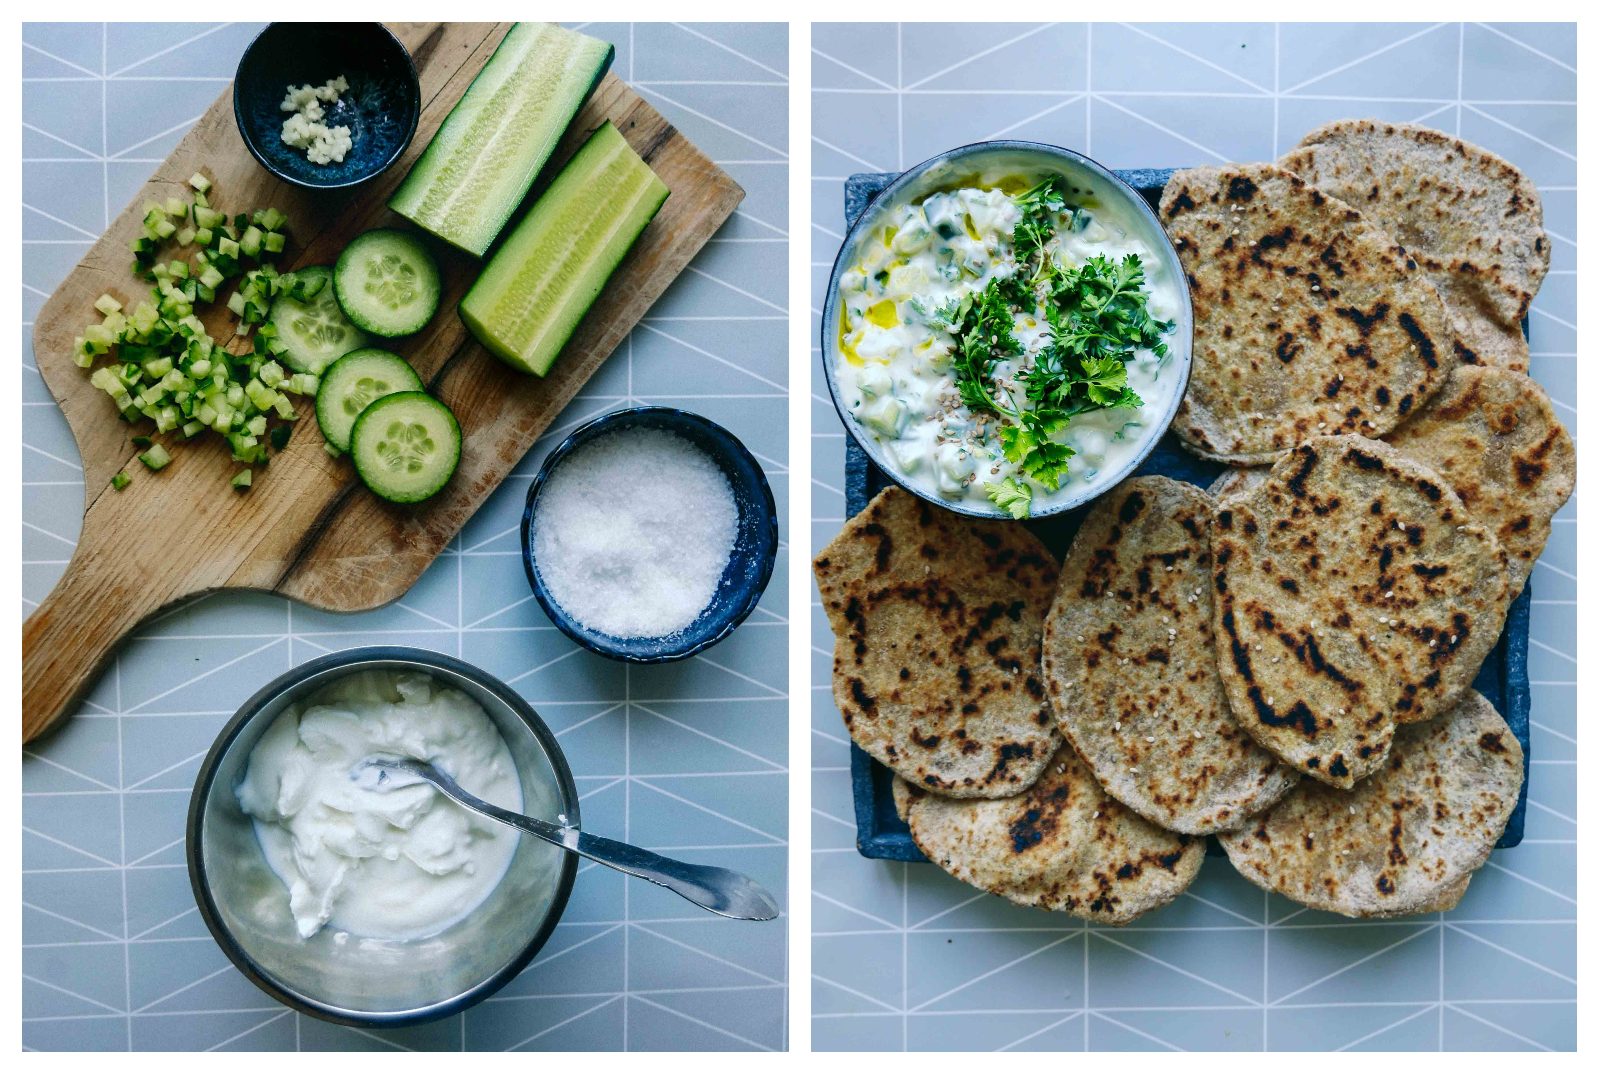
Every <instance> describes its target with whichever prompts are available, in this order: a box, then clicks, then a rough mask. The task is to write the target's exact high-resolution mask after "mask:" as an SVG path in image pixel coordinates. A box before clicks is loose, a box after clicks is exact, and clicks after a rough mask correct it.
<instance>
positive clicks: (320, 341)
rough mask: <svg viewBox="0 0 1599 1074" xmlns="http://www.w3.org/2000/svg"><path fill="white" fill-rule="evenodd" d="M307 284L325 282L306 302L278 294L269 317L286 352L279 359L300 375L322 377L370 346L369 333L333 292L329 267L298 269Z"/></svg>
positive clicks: (298, 274)
mask: <svg viewBox="0 0 1599 1074" xmlns="http://www.w3.org/2000/svg"><path fill="white" fill-rule="evenodd" d="M294 275H295V276H296V277H298V278H299V279H302V280H306V281H314V280H319V279H320V280H321V281H322V288H321V290H319V291H317V293H316V294H314V295H312V296H311V297H310V298H308V299H306V300H305V301H303V302H302V301H301V300H299V299H297V298H295V297H294V296H293V295H290V294H288V293H287V292H285V293H283V294H280V295H278V297H277V298H276V299H274V300H273V302H272V309H271V311H270V312H269V313H268V314H267V323H268V324H270V325H271V326H272V327H273V329H274V330H275V331H276V332H277V335H278V341H279V342H280V343H282V344H283V346H284V348H285V349H284V351H283V353H282V354H281V355H279V357H281V358H282V359H283V361H284V362H285V363H286V364H287V365H288V366H289V368H290V369H293V370H294V371H295V372H297V373H312V374H316V375H320V374H321V372H322V371H323V370H324V369H326V368H327V367H328V366H330V365H332V364H333V363H334V361H335V360H337V359H338V358H340V357H342V356H344V355H346V354H349V353H350V352H351V351H353V350H356V349H357V348H360V347H364V346H366V345H367V336H366V333H365V332H363V331H361V330H360V329H359V328H357V327H355V325H353V324H351V323H350V321H349V318H347V317H345V316H344V311H343V310H341V309H339V300H338V298H336V297H335V296H334V293H333V270H332V269H330V268H328V266H326V265H312V266H310V267H309V268H302V269H295V270H294Z"/></svg>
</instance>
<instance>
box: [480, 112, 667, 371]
mask: <svg viewBox="0 0 1599 1074" xmlns="http://www.w3.org/2000/svg"><path fill="white" fill-rule="evenodd" d="M607 127H610V128H611V129H612V130H614V129H615V128H614V127H613V126H612V125H611V124H610V123H609V121H607V122H606V123H604V124H602V125H601V126H600V128H599V129H597V130H596V131H595V132H594V134H593V135H591V136H590V139H589V142H586V143H584V147H583V148H584V149H586V148H587V147H588V145H589V144H592V143H593V142H594V140H595V139H596V138H598V137H599V135H600V134H601V133H602V132H603V131H604V130H605V129H606V128H607ZM618 137H620V134H618ZM629 148H630V149H631V147H629ZM574 165H576V166H578V167H583V165H584V159H583V149H579V150H578V152H577V154H575V155H574V156H573V158H572V160H571V161H570V162H569V163H568V164H567V169H563V171H562V173H561V175H559V176H557V177H556V180H555V183H559V182H560V180H561V179H562V178H563V177H564V176H566V174H567V170H569V169H571V168H572V167H573V166H574ZM645 167H648V165H647V164H646V165H645ZM574 178H575V180H576V185H577V186H578V188H579V190H578V194H577V196H578V197H582V196H583V190H582V187H583V186H584V185H585V184H583V182H582V179H581V176H577V175H576V173H574ZM656 181H657V182H658V183H659V177H657V179H656ZM555 183H552V184H551V189H550V190H546V191H545V193H544V194H543V195H541V197H540V202H542V201H543V200H544V198H547V197H548V196H549V195H550V193H551V190H554V188H555ZM555 193H557V194H558V195H559V194H564V190H558V191H555ZM670 195H671V191H670V190H668V189H667V188H666V186H665V184H661V185H660V196H659V198H658V199H657V200H656V202H655V204H654V205H653V206H651V207H650V208H649V210H648V213H647V215H646V216H645V217H644V219H643V220H642V221H641V222H640V223H639V226H638V229H637V231H636V232H635V233H634V234H633V236H632V238H630V239H629V240H628V242H627V245H626V246H624V247H622V248H621V249H620V250H618V251H616V253H615V257H614V258H607V259H606V260H605V261H596V262H594V263H592V264H590V265H588V266H586V272H587V274H588V279H587V280H586V281H585V286H584V287H583V289H582V291H581V292H579V293H578V294H575V295H573V296H572V299H571V302H570V303H569V308H572V309H574V310H576V314H575V315H574V316H571V317H570V318H569V319H568V320H567V326H566V330H565V331H564V332H563V333H562V334H561V335H560V337H559V342H558V343H557V342H556V339H555V337H551V339H550V340H549V345H548V346H547V347H546V348H545V350H544V354H543V356H542V360H539V358H537V357H535V358H534V359H533V360H529V359H528V358H526V357H524V356H523V355H522V354H520V353H519V352H518V351H516V350H515V349H514V348H512V347H511V346H510V345H509V344H507V343H504V342H502V341H501V340H499V339H498V338H496V335H495V333H494V331H493V328H492V327H491V326H490V325H489V324H487V323H486V322H485V321H484V320H483V318H482V317H480V316H479V315H478V314H477V313H476V312H474V306H475V303H474V302H473V296H474V294H486V292H479V288H480V287H483V288H486V287H487V286H488V285H487V284H486V283H485V279H486V277H487V276H488V275H489V271H490V269H492V268H493V267H494V266H495V263H496V262H498V261H499V260H500V259H501V258H508V257H517V256H518V255H519V253H520V252H521V251H522V249H523V248H524V247H526V246H536V244H537V242H538V236H537V235H535V234H533V233H532V232H531V231H530V230H529V229H530V228H536V227H537V223H538V221H537V220H536V219H535V214H536V213H537V211H538V208H539V205H538V204H535V205H534V207H533V209H531V210H529V212H528V215H527V216H525V217H523V218H522V222H521V223H520V224H518V225H517V227H516V228H515V229H514V230H513V231H512V232H511V234H510V236H509V237H507V239H506V240H505V243H504V245H502V246H501V247H500V249H499V250H497V251H496V252H495V254H494V258H493V259H491V260H490V262H489V265H487V266H485V268H484V272H483V274H482V275H480V276H479V277H478V279H477V281H476V282H475V283H474V284H473V285H472V287H471V289H470V290H468V291H467V293H466V296H465V297H464V298H462V300H461V304H460V306H459V307H458V310H459V313H460V315H461V320H462V321H464V322H465V323H466V326H467V329H468V330H469V331H470V332H471V333H472V335H473V336H474V337H475V338H476V339H477V341H478V342H479V343H481V344H482V345H483V346H484V348H485V349H487V350H488V351H489V353H491V354H493V355H494V356H495V357H496V358H499V359H500V360H501V361H503V362H504V363H505V364H507V365H509V366H510V367H511V368H513V369H515V370H517V371H518V372H521V373H530V374H532V375H534V376H537V377H543V376H546V375H547V374H548V373H549V371H550V369H551V368H553V367H554V365H555V362H556V360H557V359H558V358H559V357H560V355H561V352H562V351H563V350H565V348H566V344H567V343H568V342H569V341H570V340H571V338H572V336H573V335H574V334H575V333H576V331H577V328H578V326H579V325H581V324H582V323H583V321H584V319H585V318H586V317H587V316H588V313H589V311H590V310H591V309H593V307H594V303H595V302H597V301H598V300H599V297H600V295H601V294H603V293H604V291H605V285H606V284H607V283H609V282H610V279H611V277H612V276H613V275H615V273H616V270H617V268H618V267H619V266H620V265H621V263H622V262H623V261H624V260H625V259H626V258H627V255H628V253H629V252H631V251H632V249H633V247H634V246H636V245H638V240H639V239H640V238H641V237H642V236H643V234H644V232H645V231H646V230H647V229H648V227H649V225H650V222H651V221H652V220H654V219H655V217H656V215H657V214H658V213H659V212H660V211H661V206H662V205H664V204H665V203H666V199H667V198H668V197H669V196H670ZM484 302H485V303H492V299H490V298H484ZM578 303H581V309H577V304H578Z"/></svg>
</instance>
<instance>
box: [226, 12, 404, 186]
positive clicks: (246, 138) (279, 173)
mask: <svg viewBox="0 0 1599 1074" xmlns="http://www.w3.org/2000/svg"><path fill="white" fill-rule="evenodd" d="M296 25H298V26H302V27H303V25H304V24H303V23H285V22H269V23H267V24H266V25H265V26H263V27H262V28H261V32H260V33H258V34H256V35H255V36H254V37H253V38H251V39H250V43H249V44H248V45H247V46H245V49H244V52H243V53H242V54H241V55H240V56H239V64H238V66H237V67H235V68H234V69H233V84H232V86H231V87H230V89H231V92H230V94H229V96H230V97H231V98H232V100H233V123H234V126H236V127H237V128H238V129H239V140H240V141H242V142H243V143H244V148H246V149H248V150H249V151H250V155H251V156H252V157H254V158H255V160H256V163H257V164H259V165H261V167H263V168H265V169H266V170H267V171H268V172H269V173H271V174H272V176H274V177H275V178H277V179H281V180H282V181H283V182H285V183H289V184H290V185H292V186H297V187H299V188H300V189H302V190H348V189H349V188H351V187H354V186H359V185H361V184H362V183H365V182H367V181H368V180H370V179H375V178H377V177H378V176H380V175H382V174H383V173H384V172H386V171H388V170H389V169H390V168H392V167H394V162H395V161H397V160H399V159H400V158H401V157H402V156H404V155H405V151H406V150H407V149H409V148H410V147H411V141H412V139H414V138H415V137H416V130H417V127H418V126H420V125H421V122H422V80H421V78H420V77H419V76H418V75H417V73H416V60H414V59H413V58H412V57H411V50H410V49H408V48H406V47H405V42H403V41H401V40H400V39H399V38H398V37H396V36H395V33H394V31H393V30H391V29H389V28H388V27H387V26H385V25H384V24H383V23H381V22H369V23H358V24H356V25H365V26H376V27H377V28H378V29H379V30H381V31H382V32H383V33H385V34H387V35H388V37H389V40H391V41H393V42H394V47H395V48H397V49H399V50H400V55H401V56H402V57H404V59H405V69H406V71H407V72H409V74H410V87H411V93H412V95H414V96H415V98H416V108H415V109H414V110H413V111H412V115H411V122H410V124H409V126H407V127H406V129H405V135H404V137H402V138H401V139H400V140H399V142H398V143H396V145H395V147H394V152H392V153H390V154H389V155H388V156H387V157H386V158H384V160H383V162H382V163H381V164H379V165H378V166H377V167H376V168H374V169H373V170H372V171H369V172H367V173H366V174H365V175H362V176H360V177H358V178H355V179H346V180H343V181H342V182H336V183H335V182H327V183H313V182H308V181H307V180H305V179H303V178H301V177H300V176H297V175H292V174H290V173H289V172H286V171H284V170H283V169H282V168H280V167H278V166H277V165H276V164H274V163H272V162H271V161H270V160H268V159H267V158H266V155H265V154H264V153H262V152H261V150H260V149H259V148H258V147H257V146H256V140H255V138H254V137H253V136H252V135H251V133H250V125H249V124H248V123H246V122H245V120H244V106H243V105H242V104H241V103H240V101H239V72H240V71H242V70H244V65H245V64H246V63H248V62H249V60H250V55H251V53H253V52H254V51H255V49H256V46H257V45H259V44H260V43H261V41H262V39H263V38H265V37H266V35H267V34H269V33H271V32H272V31H273V30H275V29H278V28H280V27H283V26H296ZM318 25H321V26H338V25H340V24H339V23H320V24H318ZM345 25H349V24H345Z"/></svg>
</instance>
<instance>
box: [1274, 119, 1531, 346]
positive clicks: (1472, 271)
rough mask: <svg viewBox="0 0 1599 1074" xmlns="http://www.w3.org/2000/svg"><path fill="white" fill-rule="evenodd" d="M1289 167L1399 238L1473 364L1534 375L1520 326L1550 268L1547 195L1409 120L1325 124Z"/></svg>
mask: <svg viewBox="0 0 1599 1074" xmlns="http://www.w3.org/2000/svg"><path fill="white" fill-rule="evenodd" d="M1281 164H1282V166H1283V167H1284V168H1287V169H1288V170H1289V171H1291V172H1293V173H1295V174H1296V175H1298V176H1300V177H1301V178H1303V179H1304V180H1305V181H1306V182H1308V183H1310V184H1311V185H1312V186H1315V187H1316V188H1317V189H1319V190H1322V191H1324V192H1326V193H1328V194H1331V195H1332V196H1333V197H1335V198H1339V199H1340V200H1342V201H1345V202H1348V203H1349V204H1350V205H1352V206H1354V207H1355V208H1356V209H1358V210H1360V211H1361V212H1362V213H1365V214H1366V215H1367V216H1369V217H1370V218H1371V219H1372V220H1373V221H1374V222H1376V223H1377V224H1378V226H1380V227H1382V228H1384V229H1385V230H1387V231H1388V232H1389V233H1391V234H1392V235H1393V236H1394V238H1395V239H1397V240H1398V241H1399V243H1400V244H1401V245H1402V246H1404V248H1405V249H1406V250H1407V251H1408V252H1409V253H1410V254H1411V256H1413V257H1414V258H1415V259H1416V260H1417V262H1418V263H1420V265H1421V267H1422V268H1423V269H1425V270H1426V272H1427V274H1428V275H1429V276H1430V277H1431V278H1432V281H1433V284H1434V285H1435V286H1436V287H1437V288H1438V292H1439V294H1440V295H1442V296H1443V299H1444V302H1445V303H1446V304H1447V305H1448V306H1449V308H1450V311H1451V313H1452V314H1454V315H1455V320H1456V327H1457V331H1458V333H1459V335H1460V338H1461V343H1462V344H1463V346H1464V347H1465V348H1466V350H1467V351H1468V352H1470V353H1467V354H1465V355H1463V357H1464V359H1465V360H1466V361H1467V362H1479V361H1480V362H1490V363H1493V364H1500V365H1507V366H1509V367H1510V368H1512V369H1516V370H1518V371H1525V370H1526V368H1527V346H1526V342H1525V339H1524V338H1523V336H1522V334H1521V319H1522V318H1523V317H1525V316H1526V315H1527V308H1528V305H1529V304H1530V303H1531V302H1532V299H1533V296H1534V295H1536V294H1537V293H1538V288H1539V286H1540V285H1541V284H1542V283H1543V278H1544V276H1545V274H1546V273H1547V272H1548V271H1549V236H1548V235H1547V234H1546V233H1545V231H1544V229H1543V202H1542V200H1541V199H1540V198H1539V196H1538V188H1537V187H1535V186H1534V185H1533V184H1532V182H1531V180H1529V179H1528V178H1527V177H1526V176H1525V175H1523V174H1522V173H1521V171H1520V170H1519V169H1517V168H1516V167H1515V166H1514V165H1511V164H1510V163H1508V162H1507V161H1505V160H1503V159H1501V158H1500V157H1498V156H1495V155H1494V154H1493V153H1490V152H1488V151H1487V150H1485V149H1482V148H1480V147H1479V146H1475V145H1472V144H1471V143H1470V142H1464V141H1461V140H1460V139H1459V138H1455V137H1453V136H1451V135H1448V134H1444V133H1442V132H1441V131H1435V130H1431V129H1429V128H1426V127H1418V126H1415V125H1413V124H1409V123H1384V122H1380V121H1378V120H1371V119H1350V120H1341V121H1339V122H1336V123H1329V124H1326V125H1325V126H1322V127H1318V128H1316V129H1315V130H1313V131H1311V132H1310V133H1309V134H1307V135H1305V137H1304V138H1303V139H1302V140H1301V141H1300V143H1299V145H1298V146H1297V147H1295V148H1294V149H1293V150H1292V151H1291V152H1289V153H1288V154H1287V155H1286V156H1285V157H1283V159H1282V161H1281Z"/></svg>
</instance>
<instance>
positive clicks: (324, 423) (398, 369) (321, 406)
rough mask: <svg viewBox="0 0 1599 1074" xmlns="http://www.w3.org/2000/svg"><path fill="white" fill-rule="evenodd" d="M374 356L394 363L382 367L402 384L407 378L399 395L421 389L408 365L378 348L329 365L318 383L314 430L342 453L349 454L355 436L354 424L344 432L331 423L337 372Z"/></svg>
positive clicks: (337, 423) (398, 357)
mask: <svg viewBox="0 0 1599 1074" xmlns="http://www.w3.org/2000/svg"><path fill="white" fill-rule="evenodd" d="M374 355H384V356H385V357H386V358H389V359H393V361H392V362H385V363H384V364H385V366H387V367H388V368H389V369H390V370H391V371H392V372H393V374H394V375H395V376H396V377H397V378H398V379H400V380H405V379H406V378H407V376H409V379H410V385H409V387H406V388H402V389H400V390H401V391H417V392H419V391H421V390H422V389H423V387H424V385H423V384H422V378H421V377H420V376H418V375H417V372H416V370H415V369H413V368H412V367H411V363H409V362H407V361H406V360H405V359H404V358H401V357H400V356H399V355H398V354H394V353H392V352H390V351H386V350H382V349H381V348H378V347H362V348H361V349H360V350H353V351H351V352H350V353H349V354H346V355H345V356H344V357H342V358H340V359H338V360H337V361H335V362H334V363H333V364H331V365H329V366H328V367H327V368H326V369H324V370H323V371H322V379H321V383H320V384H318V385H317V392H316V423H317V427H318V428H320V429H321V430H322V439H324V440H326V441H327V442H328V443H330V444H332V445H333V446H334V447H336V448H338V449H339V450H340V451H342V452H348V451H349V450H350V440H351V436H352V434H353V433H354V432H355V422H353V421H352V422H351V423H350V425H349V428H344V427H343V424H344V423H343V422H342V421H338V422H336V421H335V420H334V415H333V413H332V411H333V408H334V407H335V406H337V405H338V404H339V402H340V401H339V400H337V399H335V398H333V395H334V393H335V392H337V391H338V390H339V380H340V377H341V375H342V371H341V370H340V369H339V367H340V366H341V365H344V364H345V363H346V362H349V363H350V364H352V365H353V364H354V363H355V362H358V361H362V360H365V359H370V358H371V357H372V356H374ZM391 394H392V393H391ZM379 398H387V396H379ZM372 402H374V403H375V402H377V400H376V399H374V400H372ZM367 405H368V406H370V405H371V404H370V403H369V404H367ZM362 413H365V411H362ZM356 418H357V419H358V420H359V418H360V415H359V414H358V415H356ZM341 434H342V436H341ZM341 440H342V443H341Z"/></svg>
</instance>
